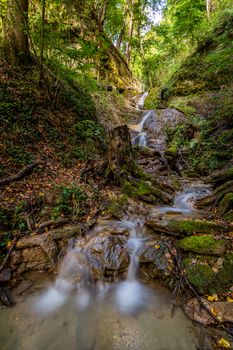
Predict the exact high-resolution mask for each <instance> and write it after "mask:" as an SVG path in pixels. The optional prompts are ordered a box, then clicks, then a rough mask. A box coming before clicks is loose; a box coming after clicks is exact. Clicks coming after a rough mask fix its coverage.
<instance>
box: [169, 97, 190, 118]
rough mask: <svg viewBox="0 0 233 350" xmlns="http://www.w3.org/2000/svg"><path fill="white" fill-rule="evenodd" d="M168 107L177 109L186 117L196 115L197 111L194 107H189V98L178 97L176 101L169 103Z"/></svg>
mask: <svg viewBox="0 0 233 350" xmlns="http://www.w3.org/2000/svg"><path fill="white" fill-rule="evenodd" d="M168 107H170V108H176V109H178V110H179V111H181V112H182V113H184V114H185V115H186V116H192V115H196V109H195V108H194V107H193V106H190V105H189V100H188V99H187V97H182V96H179V97H176V98H175V99H173V100H171V101H170V102H169V105H168Z"/></svg>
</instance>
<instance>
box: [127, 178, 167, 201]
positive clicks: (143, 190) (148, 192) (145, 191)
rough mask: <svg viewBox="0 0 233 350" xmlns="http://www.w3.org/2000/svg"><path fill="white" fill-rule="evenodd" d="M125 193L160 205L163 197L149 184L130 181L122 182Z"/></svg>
mask: <svg viewBox="0 0 233 350" xmlns="http://www.w3.org/2000/svg"><path fill="white" fill-rule="evenodd" d="M121 186H122V189H123V191H124V192H125V193H126V194H128V195H129V196H131V197H134V198H138V199H142V200H144V201H146V202H149V203H158V201H159V200H160V199H161V197H162V196H163V195H162V193H161V191H160V190H158V189H156V188H155V187H153V186H152V185H151V184H150V183H149V182H146V181H143V180H138V179H130V181H129V180H126V179H124V180H122V184H121Z"/></svg>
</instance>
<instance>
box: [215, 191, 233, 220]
mask: <svg viewBox="0 0 233 350" xmlns="http://www.w3.org/2000/svg"><path fill="white" fill-rule="evenodd" d="M232 209H233V192H230V193H227V194H225V196H224V197H223V199H222V200H221V202H220V204H219V206H218V214H219V215H225V214H226V213H227V212H228V211H230V210H232Z"/></svg>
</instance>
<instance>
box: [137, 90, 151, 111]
mask: <svg viewBox="0 0 233 350" xmlns="http://www.w3.org/2000/svg"><path fill="white" fill-rule="evenodd" d="M148 94H149V93H148V92H144V94H143V95H142V96H141V97H140V99H139V101H138V103H137V109H138V110H140V109H143V108H144V103H145V99H146V98H147V96H148Z"/></svg>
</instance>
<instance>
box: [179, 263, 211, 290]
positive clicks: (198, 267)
mask: <svg viewBox="0 0 233 350" xmlns="http://www.w3.org/2000/svg"><path fill="white" fill-rule="evenodd" d="M183 264H184V266H185V268H186V273H187V277H188V279H189V281H190V283H192V285H193V286H194V287H195V288H196V289H197V291H198V292H199V293H200V294H205V293H208V292H209V290H210V289H211V288H212V287H213V285H214V280H215V274H214V271H213V270H212V268H211V267H210V266H208V265H205V264H201V263H199V262H196V263H192V259H189V258H187V259H185V260H184V261H183Z"/></svg>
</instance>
